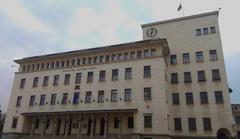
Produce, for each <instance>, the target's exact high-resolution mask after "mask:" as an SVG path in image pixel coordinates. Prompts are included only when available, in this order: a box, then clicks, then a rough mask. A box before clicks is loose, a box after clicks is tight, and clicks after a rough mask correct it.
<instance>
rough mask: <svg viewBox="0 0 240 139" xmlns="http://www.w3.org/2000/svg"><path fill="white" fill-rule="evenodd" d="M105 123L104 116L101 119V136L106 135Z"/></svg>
mask: <svg viewBox="0 0 240 139" xmlns="http://www.w3.org/2000/svg"><path fill="white" fill-rule="evenodd" d="M104 124H105V120H104V118H101V119H100V136H103V135H104Z"/></svg>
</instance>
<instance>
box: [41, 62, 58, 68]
mask: <svg viewBox="0 0 240 139" xmlns="http://www.w3.org/2000/svg"><path fill="white" fill-rule="evenodd" d="M59 66H60V63H59V61H56V68H59ZM37 67H38V68H39V66H38V65H37Z"/></svg>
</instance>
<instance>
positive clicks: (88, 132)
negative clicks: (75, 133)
mask: <svg viewBox="0 0 240 139" xmlns="http://www.w3.org/2000/svg"><path fill="white" fill-rule="evenodd" d="M91 125H92V120H91V118H89V119H88V130H87V135H88V136H90V133H91Z"/></svg>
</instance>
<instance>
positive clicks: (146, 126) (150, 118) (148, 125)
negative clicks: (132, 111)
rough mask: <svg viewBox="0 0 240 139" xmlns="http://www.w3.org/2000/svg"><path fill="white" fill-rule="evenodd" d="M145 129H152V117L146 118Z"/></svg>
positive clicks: (146, 116)
mask: <svg viewBox="0 0 240 139" xmlns="http://www.w3.org/2000/svg"><path fill="white" fill-rule="evenodd" d="M144 128H152V115H145V116H144Z"/></svg>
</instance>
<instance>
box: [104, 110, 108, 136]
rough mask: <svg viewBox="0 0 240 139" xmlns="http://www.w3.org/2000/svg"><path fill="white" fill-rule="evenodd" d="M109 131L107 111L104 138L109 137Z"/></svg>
mask: <svg viewBox="0 0 240 139" xmlns="http://www.w3.org/2000/svg"><path fill="white" fill-rule="evenodd" d="M107 132H108V114H107V113H105V115H104V138H106V137H107Z"/></svg>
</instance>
